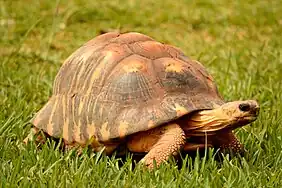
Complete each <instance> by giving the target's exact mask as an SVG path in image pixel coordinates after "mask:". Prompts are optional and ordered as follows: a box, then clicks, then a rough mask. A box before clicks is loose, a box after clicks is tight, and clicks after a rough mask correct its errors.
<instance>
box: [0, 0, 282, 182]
mask: <svg viewBox="0 0 282 188" xmlns="http://www.w3.org/2000/svg"><path fill="white" fill-rule="evenodd" d="M0 7H1V8H0V26H1V27H0V34H1V38H0V107H1V108H0V186H1V187H281V186H282V128H281V125H282V115H281V114H282V94H281V93H282V48H281V46H282V35H281V33H282V3H281V1H278V0H273V1H258V0H257V1H255V0H244V1H243V0H242V1H227V0H217V1H214V2H212V1H208V0H191V1H188V0H179V1H177V2H173V1H168V0H166V1H161V0H156V1H150V0H143V1H140V2H137V1H134V0H130V1H114V0H104V1H91V2H90V1H86V0H73V1H64V0H61V1H59V0H57V1H47V0H43V1H35V0H23V1H16V0H15V1H5V0H2V1H0ZM109 30H120V31H122V32H125V31H137V32H142V33H145V34H148V35H150V36H151V37H153V38H155V39H156V40H158V41H161V42H165V43H169V44H172V45H175V46H178V47H180V48H181V49H182V50H183V51H184V52H185V54H187V55H188V56H190V57H191V58H193V59H197V60H199V61H201V62H202V63H203V64H204V65H205V66H206V67H207V69H208V70H209V72H210V73H211V74H212V75H213V76H214V77H215V80H216V82H217V84H218V86H219V89H220V92H221V93H222V95H223V96H224V98H225V99H226V100H238V99H256V100H258V101H259V103H260V105H261V113H260V116H259V118H258V120H257V121H256V122H254V123H253V124H252V125H251V126H247V127H244V128H243V129H240V130H237V131H236V134H237V135H238V137H239V138H240V140H241V141H242V142H243V143H244V145H245V147H246V148H247V150H248V153H247V155H246V156H245V157H235V158H232V159H231V158H229V156H225V159H224V160H223V161H222V162H221V163H219V162H217V161H216V160H214V157H213V156H214V155H213V152H212V151H210V152H208V156H206V157H204V158H201V157H199V156H197V157H196V158H192V157H190V156H184V159H183V162H182V163H183V164H184V165H182V167H181V168H180V169H177V167H176V164H175V162H174V161H170V163H169V164H165V165H162V166H161V168H160V169H157V170H154V171H152V172H148V171H146V170H144V169H142V168H139V167H137V168H136V169H132V168H133V167H132V162H131V158H130V157H128V158H127V160H124V161H123V163H124V165H123V166H120V165H118V164H119V163H120V159H118V158H112V157H111V158H110V157H105V156H102V155H100V154H99V153H96V154H95V153H91V154H83V155H81V156H77V155H75V154H74V153H73V152H72V151H70V152H66V153H63V152H61V151H60V150H59V149H58V148H57V147H56V145H54V143H53V142H50V143H49V144H46V145H44V146H43V148H42V149H41V150H38V149H36V148H35V146H34V145H33V144H29V145H27V146H25V145H23V143H22V140H23V138H24V137H25V136H26V135H27V134H28V132H29V129H30V124H29V123H28V121H29V120H30V119H31V117H32V116H33V115H34V113H35V112H36V111H37V110H39V109H40V108H41V107H42V106H43V104H44V103H45V102H46V101H47V100H48V97H49V96H50V95H51V89H52V82H53V80H54V77H55V75H56V73H57V71H58V69H59V67H60V66H61V63H62V62H63V60H64V59H66V58H67V57H68V55H70V53H72V52H73V51H74V50H75V49H77V48H78V47H79V46H80V45H82V44H83V43H84V42H86V41H87V40H89V39H91V38H93V37H95V36H96V35H98V34H99V33H100V32H101V31H109Z"/></svg>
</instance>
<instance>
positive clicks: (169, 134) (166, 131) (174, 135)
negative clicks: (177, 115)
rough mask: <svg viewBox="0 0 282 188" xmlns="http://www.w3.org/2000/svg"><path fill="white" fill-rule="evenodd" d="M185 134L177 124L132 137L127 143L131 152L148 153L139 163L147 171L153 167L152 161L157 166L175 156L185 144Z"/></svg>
mask: <svg viewBox="0 0 282 188" xmlns="http://www.w3.org/2000/svg"><path fill="white" fill-rule="evenodd" d="M185 139H186V138H185V133H184V131H183V130H182V129H181V127H180V126H179V125H177V124H168V125H165V126H162V127H157V128H155V129H152V130H148V131H145V132H140V133H137V134H135V135H133V136H132V137H131V138H130V140H129V141H128V143H127V147H128V149H129V150H130V151H132V152H148V151H149V152H148V153H147V155H145V157H144V158H143V159H142V160H141V161H140V163H143V164H145V165H146V166H147V167H148V168H149V169H152V168H153V167H154V161H155V162H156V165H157V166H159V165H160V164H161V163H162V162H165V161H167V160H168V158H169V157H170V156H175V155H177V154H178V151H179V150H180V149H181V148H182V147H183V145H184V144H185Z"/></svg>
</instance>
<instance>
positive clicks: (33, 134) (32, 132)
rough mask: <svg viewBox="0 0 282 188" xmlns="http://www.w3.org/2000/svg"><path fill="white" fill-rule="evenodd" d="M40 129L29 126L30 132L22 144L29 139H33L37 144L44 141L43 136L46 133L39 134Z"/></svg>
mask: <svg viewBox="0 0 282 188" xmlns="http://www.w3.org/2000/svg"><path fill="white" fill-rule="evenodd" d="M40 133H41V132H40V130H39V129H38V128H36V127H33V128H31V130H30V133H29V134H28V135H27V137H26V138H25V139H24V140H23V142H24V144H27V143H28V142H30V141H34V138H35V142H36V143H37V144H38V143H39V144H44V143H45V137H47V136H48V135H47V134H46V133H44V136H45V137H44V136H43V135H42V134H40Z"/></svg>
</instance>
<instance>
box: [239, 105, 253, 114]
mask: <svg viewBox="0 0 282 188" xmlns="http://www.w3.org/2000/svg"><path fill="white" fill-rule="evenodd" d="M250 108H251V106H250V105H249V104H248V103H242V104H240V105H239V109H240V110H241V111H242V112H247V111H249V110H250Z"/></svg>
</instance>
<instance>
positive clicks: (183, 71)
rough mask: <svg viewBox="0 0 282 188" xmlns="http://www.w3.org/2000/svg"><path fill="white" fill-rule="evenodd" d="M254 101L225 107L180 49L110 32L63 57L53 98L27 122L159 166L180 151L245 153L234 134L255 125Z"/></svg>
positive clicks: (203, 74) (82, 143) (256, 109)
mask: <svg viewBox="0 0 282 188" xmlns="http://www.w3.org/2000/svg"><path fill="white" fill-rule="evenodd" d="M258 114H259V104H258V102H257V101H255V100H244V101H232V102H226V101H224V99H223V97H222V96H221V95H220V94H219V91H218V88H217V85H216V83H215V81H214V79H213V77H212V76H211V75H210V74H209V73H208V72H207V70H206V69H205V68H204V66H203V65H202V64H201V63H200V62H198V61H196V60H191V59H190V58H188V57H187V56H186V55H185V54H184V53H183V52H182V51H181V50H180V49H179V48H176V47H174V46H172V45H168V44H163V43H160V42H157V41H155V40H154V39H152V38H151V37H149V36H146V35H144V34H141V33H137V32H129V33H122V34H121V33H117V32H109V33H105V34H102V35H100V36H97V37H96V38H94V39H92V40H90V41H88V42H86V43H85V44H84V45H82V46H81V47H80V48H79V49H77V50H76V51H75V52H74V53H73V54H72V55H70V57H68V58H67V59H66V61H65V62H64V63H63V65H62V67H61V68H60V70H59V72H58V74H57V75H56V78H55V80H54V86H53V95H52V96H51V97H50V99H49V101H48V102H47V103H46V104H45V105H44V106H43V108H42V109H41V110H40V111H39V112H38V113H37V114H36V115H35V117H34V118H33V119H32V121H31V122H32V124H33V125H34V126H33V128H32V130H31V132H30V134H29V135H28V136H27V137H26V139H25V140H24V141H25V142H28V140H29V139H31V138H32V137H34V135H35V134H37V133H38V132H39V131H43V132H44V133H46V134H47V135H49V136H51V137H54V138H61V139H63V141H64V144H65V145H66V146H68V147H73V146H75V145H79V146H81V147H86V146H87V147H91V148H92V149H93V151H95V152H98V151H102V150H103V152H104V153H105V154H107V155H110V154H112V153H113V152H114V151H115V150H116V149H117V148H118V147H120V146H124V147H126V148H127V149H128V150H129V151H130V152H132V153H146V155H145V156H144V158H143V159H142V160H141V163H143V164H145V165H146V166H148V167H149V168H153V167H154V161H155V162H156V163H155V164H157V166H158V165H160V164H161V163H162V162H165V161H167V160H168V158H169V157H170V156H176V155H178V153H179V151H182V150H184V151H193V150H197V149H201V148H205V147H218V148H220V149H231V150H232V151H234V152H240V151H242V150H243V149H244V147H243V145H242V144H241V143H240V142H239V140H238V139H237V138H236V136H235V135H234V133H233V130H234V129H236V128H238V127H241V126H244V125H247V124H249V123H251V122H253V121H255V120H256V118H257V116H258Z"/></svg>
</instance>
